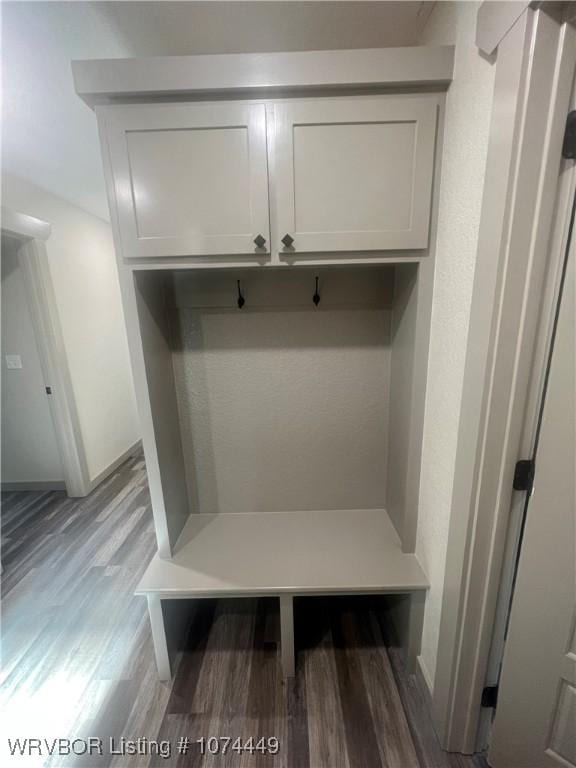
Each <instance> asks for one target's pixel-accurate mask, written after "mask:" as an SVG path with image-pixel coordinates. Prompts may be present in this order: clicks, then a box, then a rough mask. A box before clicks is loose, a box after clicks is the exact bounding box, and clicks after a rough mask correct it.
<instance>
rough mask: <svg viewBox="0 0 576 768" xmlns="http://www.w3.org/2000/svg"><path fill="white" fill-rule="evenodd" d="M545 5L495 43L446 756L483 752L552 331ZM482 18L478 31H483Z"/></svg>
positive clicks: (465, 406)
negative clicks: (508, 561) (518, 488)
mask: <svg viewBox="0 0 576 768" xmlns="http://www.w3.org/2000/svg"><path fill="white" fill-rule="evenodd" d="M486 5H488V6H489V5H490V4H489V3H488V4H486ZM551 5H552V4H551ZM553 5H554V7H553V8H549V7H546V6H545V4H544V7H543V6H542V5H541V6H540V7H538V8H524V11H523V12H522V13H521V14H520V15H519V16H518V18H516V20H515V21H514V23H513V24H512V26H511V27H510V28H508V29H506V30H504V31H503V33H502V35H501V36H500V35H498V39H499V43H498V47H497V61H496V77H495V86H494V99H493V108H492V118H491V127H490V137H489V145H488V158H487V166H486V176H485V186H484V197H483V203H482V215H481V223H480V232H479V242H478V253H477V269H476V274H475V277H474V287H473V298H472V308H471V315H470V326H469V336H468V347H467V356H466V363H465V371H464V382H463V392H462V403H461V419H460V426H459V433H458V447H457V455H456V464H455V473H454V489H453V496H452V509H451V518H450V527H449V535H448V548H447V557H446V567H445V579H444V592H443V602H442V614H441V622H440V634H439V645H438V659H437V666H436V674H435V679H434V687H433V692H432V716H433V720H434V724H435V727H436V729H437V732H438V735H439V738H440V742H441V745H442V747H443V748H444V749H447V750H449V751H455V752H464V753H473V752H475V751H476V750H477V749H478V748H479V747H480V746H483V745H482V744H479V741H478V739H479V732H480V724H481V721H482V718H481V696H482V689H483V687H484V685H485V681H486V675H487V671H488V663H489V655H490V647H491V642H492V636H493V630H494V626H495V619H496V612H497V602H498V594H499V589H500V584H501V575H502V569H503V566H504V563H505V554H506V540H507V534H508V529H509V523H510V519H511V510H512V509H513V508H514V506H515V503H516V505H517V503H518V502H517V498H515V494H516V495H517V494H518V492H514V491H513V489H512V479H513V474H514V466H515V463H516V461H517V460H518V459H521V458H525V457H527V456H530V455H531V451H530V448H531V441H533V435H534V432H535V424H536V419H537V413H538V402H539V399H538V398H537V397H534V396H533V395H531V393H530V390H531V384H532V381H533V377H534V376H540V375H541V372H542V370H543V368H542V366H543V359H544V357H543V354H544V350H545V345H544V346H542V344H539V342H538V339H539V337H538V333H539V331H538V327H539V325H540V326H541V327H542V324H544V326H545V325H546V324H547V323H548V322H551V319H552V312H553V303H552V301H551V298H552V295H551V292H550V289H549V288H548V287H547V286H549V285H550V282H551V280H552V278H553V276H554V275H555V274H556V275H557V274H558V272H559V269H560V264H559V263H557V262H559V261H560V259H561V255H562V249H556V250H555V251H554V249H551V248H550V243H551V237H552V233H553V230H554V227H555V226H556V229H557V228H558V226H561V221H562V219H563V218H564V220H565V219H566V217H568V216H569V213H570V207H571V202H572V199H571V192H573V189H572V188H571V187H572V185H571V183H570V181H569V179H568V177H570V178H572V174H570V173H569V169H570V167H571V166H573V165H574V163H573V161H564V162H561V146H562V141H563V134H564V126H565V120H566V115H567V113H568V111H569V107H570V99H571V94H572V82H573V79H574V70H575V67H576V33H575V31H574V29H573V28H572V26H570V24H569V23H567V22H565V21H564V14H565V11H566V6H564V5H562V4H553ZM482 10H483V9H482V8H481V10H480V13H479V26H480V25H481V24H486V16H485V13H486V12H485V11H484V17H482ZM493 37H494V35H492V39H493ZM482 39H483V34H482V30H481V29H479V30H478V34H477V40H482ZM486 52H487V53H491V51H486ZM555 218H556V221H560V225H555V224H554V220H555ZM562 231H565V227H564V228H563V230H562ZM549 278H550V279H549ZM547 292H548V293H547Z"/></svg>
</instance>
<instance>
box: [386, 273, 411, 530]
mask: <svg viewBox="0 0 576 768" xmlns="http://www.w3.org/2000/svg"><path fill="white" fill-rule="evenodd" d="M417 276H418V268H417V266H416V265H409V266H408V265H407V266H406V267H404V268H403V269H397V270H396V285H395V304H394V310H393V313H392V328H391V338H390V341H391V376H390V402H391V408H390V422H389V444H388V488H387V499H386V501H387V504H386V508H387V510H388V514H389V515H390V519H391V520H392V522H393V524H394V526H395V528H396V530H397V532H398V535H399V536H400V538H401V539H402V538H403V531H404V519H405V515H406V506H407V495H408V494H407V483H408V462H409V458H410V431H411V430H410V424H411V418H412V380H413V370H414V344H415V338H416V318H417V295H418V291H417Z"/></svg>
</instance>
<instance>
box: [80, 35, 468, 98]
mask: <svg viewBox="0 0 576 768" xmlns="http://www.w3.org/2000/svg"><path fill="white" fill-rule="evenodd" d="M453 67H454V46H438V47H426V46H415V47H405V48H368V49H360V50H341V51H298V52H291V53H249V54H244V53H242V54H222V55H202V56H167V57H156V58H141V59H102V60H89V61H73V62H72V72H73V76H74V85H75V89H76V92H77V93H78V95H79V96H80V97H81V98H82V99H83V100H84V101H85V102H86V103H87V104H88V105H89V106H91V107H94V106H96V105H97V104H106V103H114V102H121V101H126V100H127V99H136V100H137V99H141V100H144V99H148V100H150V99H154V98H155V97H161V96H163V97H166V96H188V97H190V98H194V97H195V96H197V97H202V98H204V99H206V98H207V96H209V95H210V94H212V95H214V96H217V97H219V98H221V97H222V96H223V95H226V94H229V95H230V97H234V96H238V95H248V96H257V97H265V96H269V95H270V94H273V93H276V94H277V93H279V92H285V93H287V94H289V93H294V92H301V91H308V90H322V89H330V90H334V89H343V90H346V89H349V90H352V89H374V90H377V89H380V90H381V89H385V88H391V89H399V88H418V89H427V88H435V89H437V90H445V89H446V88H447V87H448V85H449V84H450V82H451V80H452V73H453Z"/></svg>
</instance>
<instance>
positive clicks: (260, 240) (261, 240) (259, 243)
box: [254, 235, 266, 248]
mask: <svg viewBox="0 0 576 768" xmlns="http://www.w3.org/2000/svg"><path fill="white" fill-rule="evenodd" d="M254 245H255V246H256V247H257V248H264V246H265V245H266V238H265V237H262V235H256V237H255V238H254Z"/></svg>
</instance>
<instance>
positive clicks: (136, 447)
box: [86, 440, 142, 495]
mask: <svg viewBox="0 0 576 768" xmlns="http://www.w3.org/2000/svg"><path fill="white" fill-rule="evenodd" d="M141 448H142V440H136V442H135V443H134V445H131V446H130V448H128V449H127V450H126V451H124V453H122V454H121V455H120V456H118V458H117V459H114V461H113V462H111V463H110V464H108V466H107V467H105V468H104V469H103V470H102V472H99V473H98V474H97V475H96V477H93V478H92V479H91V480H90V481H89V483H88V488H87V491H86V495H88V494H89V493H92V491H93V490H94V489H95V488H96V487H97V486H99V485H100V483H101V482H102V481H103V480H105V479H106V478H107V477H108V475H111V474H112V472H114V470H115V469H118V467H119V466H120V465H121V464H124V462H125V461H128V459H130V458H131V457H132V456H134V454H135V453H136V452H137V451H139V450H140V449H141Z"/></svg>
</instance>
